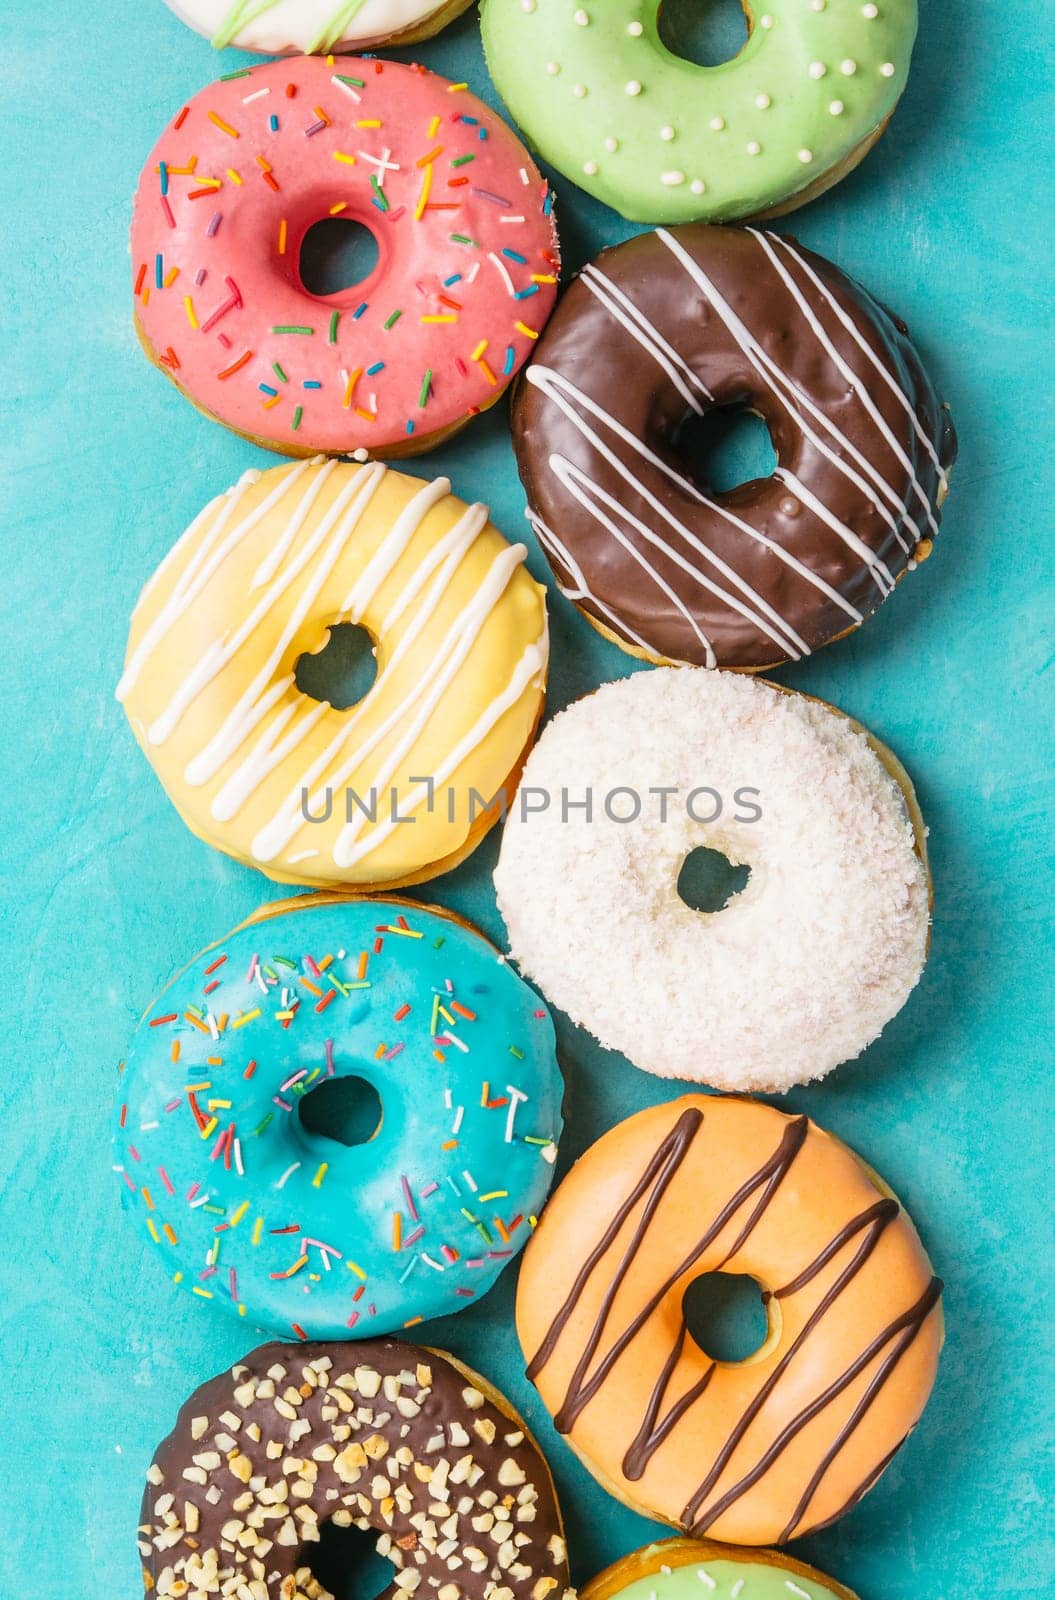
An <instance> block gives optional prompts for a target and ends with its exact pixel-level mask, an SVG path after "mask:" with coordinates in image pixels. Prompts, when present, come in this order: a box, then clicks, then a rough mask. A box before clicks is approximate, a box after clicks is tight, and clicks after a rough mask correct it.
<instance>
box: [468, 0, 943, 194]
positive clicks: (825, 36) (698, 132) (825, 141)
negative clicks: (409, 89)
mask: <svg viewBox="0 0 1055 1600" xmlns="http://www.w3.org/2000/svg"><path fill="white" fill-rule="evenodd" d="M743 9H744V13H745V15H746V17H747V24H748V28H749V30H750V31H749V37H748V40H747V43H746V44H745V45H744V47H743V49H742V50H741V51H740V52H739V54H738V55H736V56H734V57H733V59H732V60H731V61H724V62H722V63H721V64H720V65H718V66H713V67H701V66H697V65H696V64H695V62H692V61H684V60H682V59H681V58H680V57H678V56H676V55H674V54H672V53H671V51H670V50H668V49H667V47H666V45H665V44H664V43H663V40H662V39H661V37H660V32H659V14H660V3H659V0H594V3H593V4H590V3H589V0H587V4H585V5H579V4H578V3H577V0H484V4H483V8H482V10H483V35H484V48H485V51H486V54H487V65H488V69H489V71H490V73H491V76H492V77H493V79H494V81H495V87H496V88H497V89H498V92H499V94H500V95H501V96H502V99H503V100H504V101H505V103H506V105H507V106H508V108H509V110H510V112H511V113H512V115H513V117H514V119H515V120H516V122H517V123H518V124H519V125H520V127H521V128H522V129H523V131H524V133H525V134H526V136H527V138H528V140H529V141H530V143H531V144H532V145H533V146H535V147H536V148H537V149H538V150H540V151H541V153H542V155H543V156H544V157H545V159H546V160H547V161H548V162H549V163H550V164H551V165H552V166H554V167H556V168H557V170H558V171H559V172H562V173H563V174H564V175H565V177H567V178H571V179H572V181H573V182H575V183H577V184H578V185H579V187H580V188H581V189H585V190H586V191H587V193H588V194H592V195H595V196H596V197H597V199H599V200H603V201H604V202H605V204H606V205H610V206H612V207H613V208H614V209H615V210H616V211H619V212H621V213H622V215H623V216H624V217H627V218H628V219H629V220H630V221H632V222H693V221H697V220H700V221H704V220H705V221H709V222H729V221H732V220H735V219H736V218H740V217H752V216H759V215H761V214H762V213H769V214H773V213H774V212H775V211H776V210H777V209H778V208H779V210H781V211H791V210H793V209H794V208H795V207H796V206H800V205H802V204H803V203H804V202H805V201H806V200H809V199H812V198H813V197H814V196H815V195H818V194H822V193H823V192H824V190H825V189H828V188H830V187H831V186H832V184H834V183H836V182H838V180H839V179H840V178H842V177H844V176H845V175H846V173H848V172H850V171H852V170H853V168H854V167H855V166H856V165H857V163H858V162H859V161H861V160H862V158H863V157H864V156H865V155H867V153H868V151H869V150H870V149H871V148H872V146H873V145H874V144H875V142H876V140H877V139H878V138H879V136H880V134H881V133H882V131H883V129H884V127H885V126H886V123H887V121H888V119H889V117H890V115H891V113H892V111H893V110H894V107H895V106H896V105H897V102H898V100H899V99H900V98H901V92H902V90H903V89H904V87H905V82H906V79H907V77H908V69H909V59H910V57H911V54H912V45H913V42H914V40H915V37H916V25H917V10H916V0H878V4H875V5H861V4H858V3H857V0H772V3H771V4H769V9H768V10H767V11H765V12H763V13H762V14H760V15H757V14H756V13H755V12H754V10H753V8H752V7H751V6H749V5H748V4H747V0H744V5H743Z"/></svg>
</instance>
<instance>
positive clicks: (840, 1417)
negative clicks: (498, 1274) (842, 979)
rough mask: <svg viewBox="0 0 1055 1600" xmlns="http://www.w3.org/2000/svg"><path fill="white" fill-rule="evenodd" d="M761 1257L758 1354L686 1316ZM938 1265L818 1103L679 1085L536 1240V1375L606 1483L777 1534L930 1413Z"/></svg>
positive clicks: (529, 1352)
mask: <svg viewBox="0 0 1055 1600" xmlns="http://www.w3.org/2000/svg"><path fill="white" fill-rule="evenodd" d="M709 1272H726V1273H739V1274H746V1275H748V1276H750V1277H752V1278H754V1279H755V1280H756V1281H757V1283H758V1284H759V1285H760V1287H761V1289H762V1291H763V1293H764V1295H765V1296H766V1305H767V1312H768V1317H769V1333H768V1337H767V1338H766V1341H765V1343H764V1344H763V1345H762V1347H761V1349H759V1350H757V1351H756V1352H755V1354H754V1355H752V1356H750V1357H749V1358H748V1359H747V1360H746V1361H740V1362H726V1361H714V1360H712V1359H711V1358H710V1357H709V1356H707V1355H705V1354H704V1352H703V1351H702V1350H701V1349H700V1347H699V1346H698V1345H697V1344H696V1342H695V1340H694V1339H693V1338H692V1337H691V1336H690V1335H689V1333H688V1330H687V1328H686V1324H685V1318H684V1315H683V1312H682V1299H683V1296H684V1294H685V1291H686V1290H687V1288H688V1287H689V1285H690V1283H692V1282H693V1281H694V1280H695V1279H696V1278H698V1277H699V1276H700V1275H701V1274H705V1273H709ZM941 1287H942V1286H941V1283H940V1282H939V1280H938V1279H937V1278H935V1277H934V1276H933V1275H932V1273H931V1269H930V1263H929V1262H928V1260H927V1257H926V1255H925V1254H924V1251H923V1248H922V1246H921V1244H920V1242H919V1239H918V1237H917V1235H916V1232H915V1229H914V1228H913V1226H912V1224H911V1222H910V1221H909V1219H908V1217H907V1216H906V1215H905V1213H904V1212H903V1211H902V1210H901V1209H900V1207H899V1205H898V1203H897V1201H896V1200H895V1199H894V1198H893V1197H892V1196H891V1195H890V1193H889V1191H888V1190H887V1189H886V1188H885V1186H884V1185H883V1184H882V1183H881V1182H880V1181H879V1180H878V1179H877V1178H876V1177H875V1176H874V1174H872V1173H871V1172H870V1170H869V1169H868V1168H867V1167H865V1166H864V1164H863V1163H862V1162H861V1161H859V1160H858V1158H857V1157H856V1156H855V1155H854V1154H853V1153H852V1151H850V1150H848V1149H847V1148H846V1146H845V1145H843V1144H841V1143H840V1142H839V1141H838V1140H837V1139H834V1138H833V1137H832V1136H831V1135H830V1134H827V1133H824V1132H823V1131H822V1130H821V1129H820V1128H818V1127H816V1126H815V1125H814V1124H813V1123H812V1122H810V1121H809V1119H808V1118H807V1117H801V1116H800V1117H790V1116H785V1115H784V1113H783V1112H780V1111H776V1110H774V1109H773V1108H772V1107H771V1106H765V1105H761V1104H759V1103H757V1102H753V1101H750V1100H741V1099H720V1098H716V1097H714V1096H710V1095H686V1096H685V1097H684V1098H683V1099H680V1100H674V1101H671V1102H669V1103H668V1104H667V1105H664V1106H653V1107H652V1108H651V1109H649V1110H647V1111H641V1112H638V1114H637V1115H636V1116H633V1117H629V1118H628V1119H627V1120H626V1121H625V1122H622V1123H620V1124H618V1126H617V1127H615V1128H613V1129H611V1131H610V1132H608V1133H606V1134H605V1135H604V1136H603V1137H602V1138H601V1139H599V1140H598V1142H597V1143H596V1144H595V1145H593V1146H591V1148H590V1149H589V1150H587V1152H586V1154H585V1155H584V1156H583V1157H582V1158H581V1159H580V1160H579V1161H578V1162H577V1164H576V1165H575V1166H574V1167H573V1168H572V1170H571V1172H570V1173H569V1174H568V1176H567V1177H566V1178H565V1179H564V1182H563V1183H562V1184H561V1185H560V1187H559V1188H558V1189H557V1191H556V1193H555V1194H554V1196H553V1197H552V1199H551V1200H550V1202H549V1205H548V1206H547V1208H546V1212H545V1215H544V1216H543V1219H542V1221H541V1222H540V1224H539V1227H538V1230H537V1232H536V1233H535V1235H534V1236H533V1238H532V1240H531V1242H530V1244H529V1245H528V1248H527V1250H526V1251H525V1253H524V1260H523V1265H522V1267H521V1272H520V1281H519V1285H518V1289H517V1329H518V1332H519V1335H520V1342H521V1345H522V1346H523V1349H524V1354H525V1356H526V1357H527V1360H528V1376H529V1377H530V1378H532V1379H533V1381H534V1382H535V1383H536V1384H537V1386H538V1389H539V1393H540V1394H541V1396H542V1399H543V1401H544V1403H545V1404H546V1406H547V1408H548V1409H549V1411H550V1412H551V1413H552V1414H553V1418H554V1422H555V1424H556V1427H557V1429H558V1430H559V1431H560V1432H561V1433H563V1434H565V1435H566V1436H567V1439H568V1442H569V1443H570V1444H571V1446H572V1448H573V1449H574V1450H575V1451H576V1453H577V1454H578V1455H579V1456H580V1457H581V1458H582V1460H583V1461H584V1462H585V1464H586V1466H587V1467H588V1468H589V1469H590V1471H591V1472H592V1473H593V1474H594V1476H595V1477H596V1478H598V1479H599V1480H600V1481H601V1483H602V1484H603V1485H604V1486H605V1487H606V1488H608V1489H609V1490H610V1492H612V1493H613V1494H615V1495H617V1496H618V1497H619V1498H620V1499H621V1500H624V1501H625V1502H626V1503H627V1504H628V1505H630V1506H631V1507H632V1508H633V1509H634V1510H637V1511H640V1512H641V1513H642V1514H643V1515H644V1516H648V1517H655V1518H658V1519H659V1520H660V1521H663V1522H669V1523H673V1524H674V1525H675V1526H677V1527H681V1528H683V1529H684V1530H685V1531H686V1532H687V1533H690V1534H692V1535H694V1536H699V1535H702V1534H710V1535H712V1536H713V1537H714V1538H716V1539H722V1540H728V1541H729V1542H730V1543H734V1544H745V1545H759V1544H781V1543H783V1542H784V1540H786V1539H790V1538H792V1537H797V1536H798V1535H800V1534H806V1533H810V1532H815V1531H816V1530H817V1529H818V1528H821V1527H824V1526H826V1525H827V1524H828V1523H830V1522H833V1521H835V1519H836V1518H838V1517H841V1516H842V1515H843V1514H844V1513H845V1512H847V1511H849V1510H850V1509H851V1507H852V1506H854V1505H856V1504H857V1502H858V1501H859V1500H860V1499H861V1497H862V1496H863V1495H864V1494H865V1493H866V1491H867V1490H868V1489H870V1488H871V1486H872V1485H873V1484H874V1483H875V1481H876V1480H877V1478H878V1477H879V1475H880V1473H881V1472H882V1471H883V1469H884V1468H885V1467H886V1465H887V1463H888V1462H889V1461H890V1459H891V1458H892V1457H893V1455H894V1453H895V1452H896V1451H897V1449H898V1448H899V1446H900V1445H901V1444H902V1443H903V1442H904V1440H905V1438H906V1437H907V1435H908V1434H909V1433H910V1432H911V1430H912V1428H913V1427H914V1426H915V1424H916V1422H917V1421H918V1419H919V1416H920V1414H921V1412H922V1410H923V1407H924V1405H925V1404H926V1401H927V1397H928V1395H929V1394H930V1391H931V1387H932V1385H933V1383H934V1376H935V1371H936V1368H937V1361H938V1353H939V1350H940V1348H941V1341H942V1317H941V1311H940V1309H939V1298H940V1295H941Z"/></svg>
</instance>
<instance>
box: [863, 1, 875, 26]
mask: <svg viewBox="0 0 1055 1600" xmlns="http://www.w3.org/2000/svg"><path fill="white" fill-rule="evenodd" d="M861 15H862V17H867V18H868V20H869V22H874V21H875V19H876V17H878V15H879V7H878V6H873V5H867V6H862V7H861Z"/></svg>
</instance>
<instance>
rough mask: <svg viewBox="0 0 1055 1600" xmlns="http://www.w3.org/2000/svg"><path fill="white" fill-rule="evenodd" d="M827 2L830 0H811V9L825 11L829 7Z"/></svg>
mask: <svg viewBox="0 0 1055 1600" xmlns="http://www.w3.org/2000/svg"><path fill="white" fill-rule="evenodd" d="M827 4H828V0H811V10H813V11H824V10H825V9H826V7H827Z"/></svg>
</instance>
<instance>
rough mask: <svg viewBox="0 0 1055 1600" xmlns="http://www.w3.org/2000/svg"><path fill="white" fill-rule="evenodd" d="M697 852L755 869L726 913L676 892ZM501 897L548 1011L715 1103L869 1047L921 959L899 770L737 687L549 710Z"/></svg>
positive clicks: (910, 823)
mask: <svg viewBox="0 0 1055 1600" xmlns="http://www.w3.org/2000/svg"><path fill="white" fill-rule="evenodd" d="M539 797H541V798H539ZM587 807H589V811H588V810H587ZM700 848H702V849H709V850H716V851H719V852H720V853H721V854H722V855H724V856H725V857H726V859H727V860H728V861H729V862H730V863H732V864H733V865H734V866H746V867H748V868H749V869H750V876H749V877H748V880H747V883H746V885H745V886H744V887H743V889H742V890H741V891H740V892H739V893H738V894H735V895H734V896H733V897H732V898H731V899H730V900H729V901H728V903H727V904H726V905H725V906H724V908H723V909H721V910H718V911H699V910H693V909H691V908H690V906H689V905H688V904H687V903H686V902H684V901H683V900H682V899H681V897H680V896H679V893H678V887H677V885H678V880H679V875H680V873H681V870H682V868H683V866H684V864H685V861H686V860H687V858H688V857H689V856H690V855H692V853H693V851H694V850H696V849H700ZM495 887H496V890H497V892H498V906H499V910H500V911H501V913H502V915H503V917H504V918H505V923H506V927H507V929H508V933H509V942H510V946H511V949H512V953H513V956H514V958H515V960H516V961H517V962H518V963H519V965H520V967H521V969H522V971H523V972H524V974H525V976H528V977H530V978H531V979H532V980H533V981H534V982H535V983H537V984H538V985H539V986H540V987H541V989H542V991H543V993H544V994H545V995H546V996H547V997H548V998H549V1000H550V1001H551V1002H552V1003H553V1004H554V1005H557V1006H560V1008H561V1009H562V1010H563V1011H566V1012H567V1013H568V1015H569V1016H570V1017H571V1019H572V1021H573V1022H577V1023H579V1024H580V1025H581V1026H582V1027H585V1028H587V1029H589V1031H590V1032H591V1033H592V1034H594V1035H595V1037H596V1038H597V1039H599V1040H600V1042H601V1043H602V1044H603V1045H606V1046H607V1047H609V1048H610V1049H615V1050H620V1051H622V1052H623V1054H624V1055H626V1056H628V1057H629V1059H630V1060H631V1061H632V1062H633V1063H634V1065H635V1066H638V1067H641V1068H643V1069H644V1070H645V1071H646V1072H653V1073H656V1074H657V1075H658V1076H660V1077H664V1078H688V1079H691V1080H693V1081H695V1082H698V1083H707V1084H711V1085H712V1086H713V1087H715V1088H718V1089H727V1090H753V1091H763V1092H770V1091H772V1092H780V1091H783V1090H785V1089H789V1088H790V1087H791V1086H792V1085H793V1084H796V1083H806V1082H808V1081H809V1080H810V1079H813V1078H820V1077H823V1076H824V1074H825V1073H827V1072H830V1071H831V1070H832V1068H833V1067H837V1066H838V1065H839V1063H840V1062H842V1061H847V1060H849V1059H850V1058H851V1057H853V1056H856V1055H858V1054H860V1052H861V1051H862V1050H863V1049H864V1048H865V1046H866V1045H868V1044H870V1043H871V1042H872V1040H873V1039H875V1038H876V1036H877V1035H878V1033H879V1032H880V1030H881V1029H882V1028H883V1027H885V1025H886V1024H887V1022H889V1021H890V1019H891V1017H893V1016H894V1015H895V1014H896V1013H897V1012H898V1011H899V1010H900V1009H901V1007H902V1006H903V1005H904V1003H905V1001H906V1000H907V999H908V996H909V994H910V993H911V991H912V989H913V988H914V987H915V985H916V983H917V981H918V979H919V976H920V973H921V971H922V969H923V964H924V962H925V960H926V956H927V945H928V929H929V920H930V903H929V898H930V897H929V875H928V871H927V864H926V853H925V830H924V827H923V820H922V817H921V816H920V813H919V808H918V806H917V804H916V799H915V795H914V794H913V791H912V785H911V783H910V781H909V779H908V775H907V774H906V773H905V771H904V768H903V767H902V766H901V764H900V763H899V762H898V761H897V759H896V757H895V756H893V754H892V753H891V752H890V751H889V750H887V749H886V748H885V747H884V746H883V745H881V744H879V742H878V741H877V740H875V739H873V738H872V736H871V735H870V734H868V733H867V732H866V730H865V729H863V728H862V727H861V726H860V725H859V724H857V723H855V722H852V721H851V720H850V718H849V717H846V716H844V715H843V714H842V713H841V712H839V711H836V710H835V709H834V708H833V707H831V706H828V705H825V704H824V703H823V702H822V701H819V700H813V699H810V698H808V697H807V696H805V695H798V694H794V693H792V692H791V691H789V690H782V689H780V688H778V687H777V685H775V684H770V683H766V682H764V681H762V680H761V679H757V678H746V677H736V676H734V675H732V674H730V673H715V672H705V671H703V670H701V669H696V670H692V669H682V670H680V671H675V670H673V669H660V670H659V671H656V672H647V673H638V674H636V675H635V676H633V677H631V678H627V679H624V680H623V681H621V682H618V683H609V684H605V685H604V686H603V687H602V688H601V689H598V690H597V691H596V692H595V693H593V694H590V695H587V696H586V697H585V698H584V699H582V700H579V701H576V702H575V704H573V705H572V706H570V707H569V708H568V709H567V710H566V711H563V712H562V713H561V714H560V715H559V716H557V717H555V718H554V720H553V721H552V722H550V723H549V724H548V726H547V727H546V730H545V732H544V733H543V735H542V737H541V739H540V740H539V743H538V745H537V746H536V748H535V750H534V752H533V753H532V755H531V757H530V759H529V761H528V763H527V766H526V767H525V770H524V776H523V782H522V787H521V791H520V797H519V800H518V802H517V804H515V805H514V806H513V807H512V808H511V810H510V814H509V820H508V822H507V824H506V827H505V832H504V835H503V838H502V850H501V855H500V858H499V862H498V867H497V869H496V871H495ZM569 907H574V908H575V914H574V915H569ZM631 997H632V999H631Z"/></svg>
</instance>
